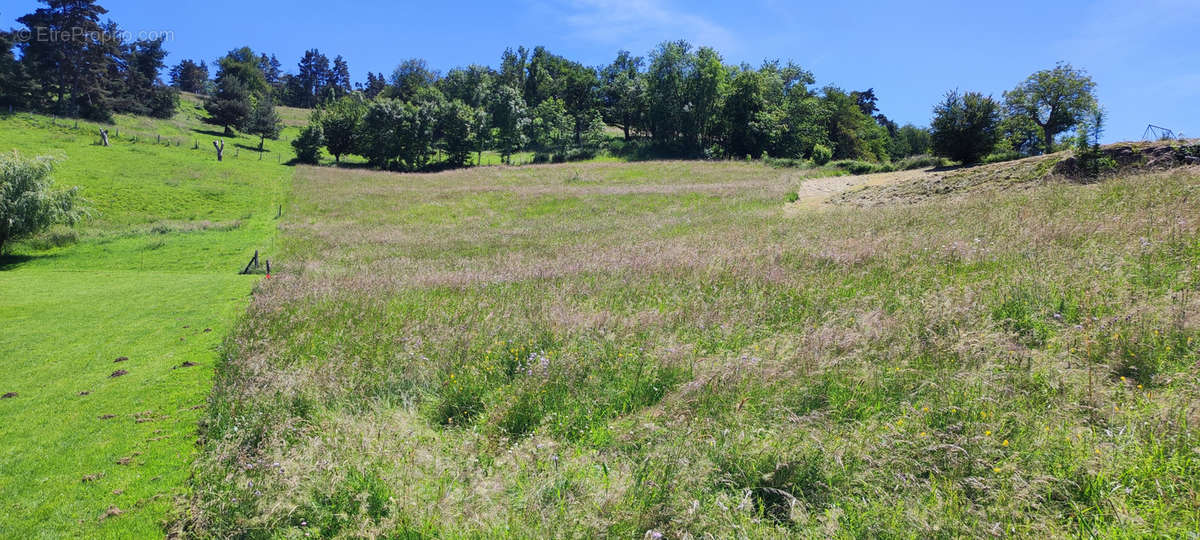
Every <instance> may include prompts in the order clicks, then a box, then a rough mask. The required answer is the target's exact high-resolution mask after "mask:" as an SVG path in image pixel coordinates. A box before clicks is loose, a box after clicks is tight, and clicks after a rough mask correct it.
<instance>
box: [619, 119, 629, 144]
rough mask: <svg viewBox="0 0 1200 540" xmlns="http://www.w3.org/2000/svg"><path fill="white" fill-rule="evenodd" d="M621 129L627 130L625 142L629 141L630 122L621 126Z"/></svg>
mask: <svg viewBox="0 0 1200 540" xmlns="http://www.w3.org/2000/svg"><path fill="white" fill-rule="evenodd" d="M621 129H623V130H625V142H629V123H628V122H626V123H625V125H624V126H621Z"/></svg>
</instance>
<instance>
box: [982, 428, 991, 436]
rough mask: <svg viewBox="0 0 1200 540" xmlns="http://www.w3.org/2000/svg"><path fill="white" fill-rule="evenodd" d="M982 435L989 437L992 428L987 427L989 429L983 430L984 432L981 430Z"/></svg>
mask: <svg viewBox="0 0 1200 540" xmlns="http://www.w3.org/2000/svg"><path fill="white" fill-rule="evenodd" d="M983 436H984V437H991V436H992V430H990V429H989V430H987V431H984V432H983Z"/></svg>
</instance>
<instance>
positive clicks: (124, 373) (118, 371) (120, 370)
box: [108, 369, 129, 379]
mask: <svg viewBox="0 0 1200 540" xmlns="http://www.w3.org/2000/svg"><path fill="white" fill-rule="evenodd" d="M127 374H129V372H128V371H125V370H123V369H118V370H116V371H114V372H112V375H109V376H108V378H110V379H113V378H116V377H120V376H122V375H127Z"/></svg>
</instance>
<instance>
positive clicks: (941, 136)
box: [931, 90, 1000, 163]
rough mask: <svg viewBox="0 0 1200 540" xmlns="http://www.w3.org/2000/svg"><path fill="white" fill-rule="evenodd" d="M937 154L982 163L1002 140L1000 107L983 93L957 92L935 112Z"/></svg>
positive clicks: (933, 135) (950, 95)
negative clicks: (981, 160) (960, 93)
mask: <svg viewBox="0 0 1200 540" xmlns="http://www.w3.org/2000/svg"><path fill="white" fill-rule="evenodd" d="M933 114H934V117H933V123H932V126H931V129H932V134H931V137H932V139H933V153H934V154H935V155H938V156H945V157H948V158H950V159H953V160H955V161H961V162H962V163H978V162H979V160H980V159H982V158H983V156H986V155H988V154H990V153H991V152H992V149H993V148H995V146H996V143H997V142H998V141H999V140H1000V105H999V104H997V103H996V101H995V100H993V99H992V98H990V97H987V96H984V95H983V94H980V93H979V92H967V93H965V94H962V95H959V93H958V91H957V90H954V91H951V92H949V93H947V94H946V99H945V100H943V101H942V102H941V103H939V104H938V105H937V106H936V107H934V109H933Z"/></svg>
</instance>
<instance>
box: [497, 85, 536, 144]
mask: <svg viewBox="0 0 1200 540" xmlns="http://www.w3.org/2000/svg"><path fill="white" fill-rule="evenodd" d="M489 109H490V111H491V121H492V126H493V127H494V128H495V130H496V134H495V142H496V150H498V151H499V152H500V156H501V158H502V159H503V160H504V161H505V162H506V163H507V162H508V161H509V159H510V157H511V156H512V155H513V154H514V153H516V152H518V151H520V150H521V149H522V148H524V147H525V144H526V142H527V141H528V139H527V138H526V135H525V126H526V125H528V124H529V112H528V109H527V108H526V106H525V99H524V98H522V97H521V94H520V92H518V91H517V90H516V89H515V88H513V87H511V86H508V85H500V86H498V87H496V89H495V91H493V92H492V99H491V102H490V103H489Z"/></svg>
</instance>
